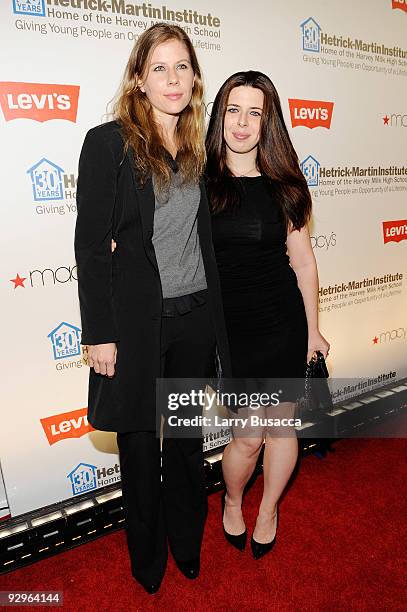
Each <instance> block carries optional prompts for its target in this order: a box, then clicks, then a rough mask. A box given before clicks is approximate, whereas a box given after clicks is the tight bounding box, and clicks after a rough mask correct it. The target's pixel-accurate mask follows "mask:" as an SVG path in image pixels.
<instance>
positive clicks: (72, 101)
mask: <svg viewBox="0 0 407 612" xmlns="http://www.w3.org/2000/svg"><path fill="white" fill-rule="evenodd" d="M79 89H80V87H79V85H50V84H46V83H17V82H12V81H3V82H0V105H1V108H2V111H3V114H4V118H5V120H6V121H12V120H13V119H32V120H34V121H39V122H44V121H49V120H51V119H63V120H65V121H72V123H75V122H76V115H77V112H78V99H79Z"/></svg>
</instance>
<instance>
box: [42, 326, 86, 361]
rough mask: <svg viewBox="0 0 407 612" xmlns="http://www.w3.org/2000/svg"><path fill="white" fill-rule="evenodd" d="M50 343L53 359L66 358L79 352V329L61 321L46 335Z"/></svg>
mask: <svg viewBox="0 0 407 612" xmlns="http://www.w3.org/2000/svg"><path fill="white" fill-rule="evenodd" d="M47 338H49V339H50V342H51V345H52V353H53V356H54V359H55V360H57V359H67V358H68V357H75V355H80V354H81V330H80V328H79V327H76V325H72V324H71V323H66V322H65V321H63V322H62V323H60V324H59V325H58V326H57V327H55V329H53V330H52V331H51V332H50V333H49V334H48V336H47Z"/></svg>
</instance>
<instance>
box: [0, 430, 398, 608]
mask: <svg viewBox="0 0 407 612" xmlns="http://www.w3.org/2000/svg"><path fill="white" fill-rule="evenodd" d="M334 448H335V449H336V451H335V453H330V454H329V455H328V456H327V457H326V458H325V459H323V460H321V459H318V458H317V457H315V456H308V457H306V458H303V459H302V461H301V466H300V469H299V472H298V475H297V477H296V478H295V481H294V482H293V484H292V486H291V487H290V489H289V490H287V492H286V494H285V496H284V499H282V500H281V502H280V513H279V528H278V533H277V543H276V545H275V547H274V549H273V551H272V552H271V553H270V554H269V555H267V556H266V557H265V558H264V559H262V560H260V561H257V562H256V561H254V560H253V559H252V557H251V553H250V549H247V550H246V552H245V553H243V554H242V553H239V552H238V551H235V550H234V549H233V548H231V547H230V545H228V544H227V542H225V541H224V539H223V534H222V529H221V522H220V494H219V493H217V494H214V495H211V496H210V497H209V518H208V522H207V526H206V533H205V540H204V547H203V554H202V569H201V576H200V577H199V578H198V579H197V580H195V581H194V582H190V581H188V580H187V579H186V578H184V577H183V576H182V575H181V574H180V573H179V571H178V570H177V568H176V566H175V564H174V562H173V560H172V559H170V560H169V565H168V569H167V573H166V576H165V579H164V582H163V584H162V586H161V589H160V591H159V593H158V594H156V595H147V594H145V593H144V592H143V591H142V590H141V589H140V588H139V587H138V586H137V585H136V583H135V582H134V581H133V580H132V578H131V576H130V570H129V562H128V558H127V550H126V545H125V535H124V532H123V531H121V532H118V533H114V534H111V535H110V536H106V537H105V538H100V539H99V540H97V541H95V542H92V543H90V544H86V545H83V546H80V547H78V548H76V549H75V550H71V551H68V552H65V553H62V554H60V555H59V556H56V557H52V558H49V559H46V560H44V561H41V562H38V563H37V564H34V565H31V566H29V567H27V568H25V569H20V570H16V571H15V572H12V573H10V574H6V575H4V576H2V577H0V589H1V590H5V589H20V590H53V591H55V590H62V591H63V592H64V607H63V609H64V610H75V611H81V612H82V611H86V610H96V609H97V610H106V611H107V610H112V611H116V610H123V611H124V610H126V611H127V610H140V611H141V610H142V611H143V612H144V611H145V610H152V609H160V610H165V611H166V610H171V611H174V612H178V611H183V610H185V611H187V610H188V612H189V611H191V610H194V611H195V612H200V611H208V612H209V611H211V612H212V611H213V612H217V611H219V612H221V611H222V612H223V611H224V610H225V609H228V608H231V609H233V610H237V611H246V610H247V611H249V610H250V611H254V610H255V611H260V610H261V611H263V610H274V609H275V610H279V611H281V610H283V611H284V610H290V611H295V612H297V611H301V612H303V611H308V610H309V611H312V612H316V611H327V612H328V611H329V612H331V611H342V610H343V611H346V612H349V611H352V612H353V611H362V610H363V611H369V612H371V611H374V612H376V611H381V610H383V611H386V612H389V611H393V610H400V611H401V610H406V609H407V601H406V598H405V592H406V589H405V586H406V582H405V576H406V569H407V568H406V563H405V554H406V537H405V536H406V520H405V516H406V505H407V504H406V496H405V488H406V486H405V485H406V476H407V469H406V462H405V455H406V449H407V439H385V440H380V439H360V440H340V441H338V442H335V444H334ZM261 487H262V478H261V477H259V478H258V479H257V481H256V483H255V485H254V486H253V487H252V489H251V490H250V491H249V493H248V494H247V496H246V498H245V508H244V512H245V517H246V521H247V525H248V528H249V532H250V531H251V530H252V528H253V524H254V520H255V507H257V505H258V503H259V498H260V494H261ZM21 609H23V608H21ZM24 609H27V607H25V608H24ZM28 609H34V608H31V607H30V608H28Z"/></svg>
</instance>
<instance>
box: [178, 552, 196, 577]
mask: <svg viewBox="0 0 407 612" xmlns="http://www.w3.org/2000/svg"><path fill="white" fill-rule="evenodd" d="M175 563H176V564H177V567H178V569H179V570H180V572H182V573H183V574H184V576H185V578H189V579H190V580H195V578H198V576H199V570H200V569H201V563H200V559H199V557H197V558H196V559H191V560H190V561H178V560H177V559H175Z"/></svg>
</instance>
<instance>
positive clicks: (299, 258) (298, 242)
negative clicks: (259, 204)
mask: <svg viewBox="0 0 407 612" xmlns="http://www.w3.org/2000/svg"><path fill="white" fill-rule="evenodd" d="M287 252H288V256H289V258H290V265H291V267H292V269H293V270H294V272H295V274H296V276H297V282H298V287H299V289H300V291H301V294H302V298H303V300H304V307H305V314H306V316H307V324H308V353H307V362H308V361H310V359H311V357H312V355H313V354H314V352H315V351H317V350H318V351H321V353H323V355H324V356H325V357H326V356H327V354H328V352H329V348H330V346H329V343H328V342H327V341H326V340H325V338H324V337H323V336H322V335H321V333H320V331H319V328H318V289H319V280H318V270H317V262H316V260H315V255H314V252H313V250H312V246H311V240H310V236H309V232H308V227H307V226H304V227H303V228H301V230H294V231H291V229H290V230H289V231H288V234H287Z"/></svg>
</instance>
